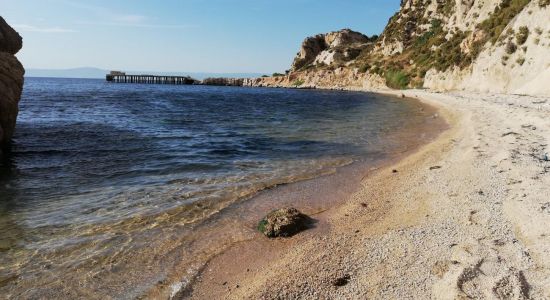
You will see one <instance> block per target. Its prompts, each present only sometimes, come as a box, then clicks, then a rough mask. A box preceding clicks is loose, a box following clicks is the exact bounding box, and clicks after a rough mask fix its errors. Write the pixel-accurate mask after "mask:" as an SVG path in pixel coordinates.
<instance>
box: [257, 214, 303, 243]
mask: <svg viewBox="0 0 550 300" xmlns="http://www.w3.org/2000/svg"><path fill="white" fill-rule="evenodd" d="M310 224H311V218H310V217H308V216H306V215H304V214H302V213H301V212H300V211H299V210H297V209H296V208H283V209H278V210H275V211H272V212H270V213H269V214H268V215H267V216H265V218H263V219H262V220H261V221H260V223H259V224H258V230H259V231H260V232H262V233H263V234H264V235H265V236H267V237H270V238H275V237H289V236H293V235H295V234H296V233H298V232H300V231H302V230H305V229H307V228H308V226H309V225H310Z"/></svg>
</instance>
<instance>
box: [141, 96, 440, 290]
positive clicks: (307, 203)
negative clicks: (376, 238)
mask: <svg viewBox="0 0 550 300" xmlns="http://www.w3.org/2000/svg"><path fill="white" fill-rule="evenodd" d="M386 96H390V97H393V98H396V99H397V98H400V97H395V96H394V95H386ZM398 101H414V104H410V105H414V106H415V107H416V108H415V109H420V111H422V114H423V115H426V116H425V118H426V119H425V120H424V121H423V122H422V123H419V124H416V125H415V126H414V127H410V128H408V129H407V130H404V131H403V132H394V133H391V134H390V135H389V136H387V137H386V138H387V139H390V140H400V141H401V143H402V145H401V146H400V147H398V148H396V149H394V151H393V152H388V153H387V157H384V158H378V159H375V160H373V159H371V158H363V159H361V160H357V161H354V162H352V163H350V164H345V165H343V166H339V167H336V168H334V170H332V171H331V172H328V173H324V174H319V176H316V177H313V178H309V179H304V180H299V181H296V182H291V183H287V184H283V185H280V186H275V187H272V188H269V189H266V190H264V191H261V192H259V193H258V194H257V195H255V196H253V197H251V198H250V199H248V200H246V201H244V202H241V203H235V204H234V205H232V206H230V207H227V208H225V209H224V210H223V212H220V216H225V217H223V218H231V217H233V218H237V219H240V220H235V221H233V223H234V226H237V227H241V226H244V228H243V229H241V230H245V231H246V232H248V234H247V235H248V238H247V239H244V240H237V241H232V242H231V243H230V244H229V245H227V246H225V247H224V248H223V249H220V252H218V253H217V254H214V255H213V256H212V257H210V258H208V259H207V261H206V263H205V265H201V266H197V267H196V268H195V267H193V268H187V266H185V265H183V264H179V267H176V268H175V269H176V271H175V272H174V273H173V274H171V276H169V279H168V280H167V282H171V283H172V284H170V285H166V284H164V283H163V284H161V285H157V286H155V287H154V288H152V289H150V290H149V291H148V292H147V293H146V294H145V295H146V296H147V297H152V298H158V297H160V298H168V297H169V298H175V299H178V298H185V297H188V296H189V295H190V293H191V292H192V290H193V287H194V284H195V281H196V280H197V278H200V277H201V275H202V274H204V272H205V270H207V269H208V268H210V265H211V264H212V261H217V260H219V259H222V260H224V257H227V256H230V257H234V256H233V254H232V253H234V251H238V252H239V253H238V256H239V259H235V260H233V261H232V263H235V261H240V262H239V264H238V265H244V264H250V263H251V262H252V264H254V265H255V267H258V264H259V263H261V260H263V259H264V258H265V256H266V255H269V256H277V255H281V254H282V253H283V251H282V250H283V249H287V248H288V247H291V246H292V245H293V244H294V239H287V240H285V239H277V240H270V239H267V238H265V237H264V236H263V235H261V234H260V233H259V232H257V230H256V225H257V222H258V220H260V219H261V218H262V217H263V216H264V215H265V213H266V212H269V211H271V210H273V209H276V208H279V207H286V206H295V207H297V208H299V209H300V210H302V211H303V212H305V213H307V214H308V215H310V216H312V217H314V218H315V219H316V223H315V226H314V228H313V229H312V230H308V231H307V234H313V235H318V234H321V233H323V232H327V230H329V227H330V224H329V223H328V220H327V217H326V215H327V212H329V211H331V210H333V209H334V208H335V207H339V206H341V205H342V204H343V201H344V199H345V198H347V197H349V196H350V195H352V194H353V193H354V192H355V191H356V190H357V189H359V188H360V184H361V182H362V180H363V178H364V177H365V176H369V174H370V173H374V172H378V171H379V170H380V169H383V168H385V167H387V166H391V165H392V164H393V163H394V162H395V161H398V160H401V159H402V158H403V157H406V156H408V155H409V154H410V153H414V152H416V151H417V150H418V149H419V148H420V147H422V146H423V145H425V144H426V143H429V142H430V141H432V140H433V139H435V138H437V136H438V135H439V134H441V132H443V131H445V130H446V129H447V127H448V125H447V124H446V123H445V121H444V120H443V119H442V118H437V117H433V116H434V115H437V113H438V110H437V109H436V108H435V107H433V106H431V105H427V104H423V103H421V102H420V101H418V100H417V99H412V98H409V99H404V100H402V99H398ZM419 133H421V134H419ZM411 138H414V140H411ZM405 140H406V141H407V142H405ZM219 218H222V217H219ZM223 218H222V219H223ZM215 219H216V218H215ZM212 222H215V221H212ZM220 233H221V234H225V233H223V232H220ZM273 243H275V244H277V246H276V247H272V246H273ZM258 247H259V248H261V249H262V251H260V253H262V255H257V254H258V253H257V252H258V251H257V248H258ZM241 259H242V260H241ZM238 265H235V264H233V265H232V266H224V267H228V268H230V269H233V271H234V270H235V268H236V267H238ZM249 266H250V268H255V267H252V266H251V265H249ZM186 268H187V269H186ZM250 268H249V269H250ZM224 272H225V271H222V272H221V273H224ZM195 273H196V274H195ZM184 274H185V275H184ZM182 275H184V277H183V280H182V277H181V276H182ZM209 297H222V296H221V295H216V296H212V295H210V296H209Z"/></svg>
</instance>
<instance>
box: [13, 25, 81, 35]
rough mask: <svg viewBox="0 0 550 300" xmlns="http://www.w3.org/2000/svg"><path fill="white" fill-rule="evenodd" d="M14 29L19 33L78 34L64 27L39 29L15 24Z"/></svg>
mask: <svg viewBox="0 0 550 300" xmlns="http://www.w3.org/2000/svg"><path fill="white" fill-rule="evenodd" d="M13 27H14V28H15V29H16V30H18V31H24V32H43V33H71V32H76V30H74V29H68V28H62V27H38V26H33V25H29V24H14V25H13Z"/></svg>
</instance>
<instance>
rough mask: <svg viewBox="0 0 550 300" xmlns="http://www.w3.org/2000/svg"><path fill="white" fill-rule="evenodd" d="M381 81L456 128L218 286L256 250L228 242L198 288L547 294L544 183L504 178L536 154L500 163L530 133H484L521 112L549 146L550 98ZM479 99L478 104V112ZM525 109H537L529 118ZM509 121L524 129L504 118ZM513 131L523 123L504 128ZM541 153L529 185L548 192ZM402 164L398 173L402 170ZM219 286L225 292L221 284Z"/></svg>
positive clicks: (371, 178) (306, 293) (287, 293)
mask: <svg viewBox="0 0 550 300" xmlns="http://www.w3.org/2000/svg"><path fill="white" fill-rule="evenodd" d="M377 92H379V93H382V94H391V95H394V96H395V95H400V94H402V93H405V94H406V95H407V96H413V97H415V98H417V99H419V100H420V101H421V102H423V103H425V104H428V105H435V106H436V107H437V108H438V109H439V110H440V114H441V115H442V116H443V118H444V119H445V120H447V122H448V123H449V124H450V125H451V128H450V129H448V130H446V131H444V132H443V133H441V135H440V136H439V137H438V138H437V139H436V140H434V141H432V142H430V143H429V144H427V145H424V146H422V147H421V148H420V149H418V150H417V151H415V152H414V153H412V154H410V155H408V156H406V157H405V158H403V159H402V160H399V161H398V162H397V163H396V164H394V165H391V166H386V167H384V168H382V169H380V170H378V171H377V172H373V174H370V175H368V176H367V178H365V179H364V180H363V182H362V188H361V189H360V190H359V191H358V192H356V193H354V194H353V195H352V196H351V197H350V198H349V199H347V200H346V201H345V202H344V203H343V204H342V205H340V206H338V207H335V208H332V209H331V210H330V211H329V212H327V213H326V217H324V218H325V220H326V222H327V223H328V224H329V226H328V227H327V228H328V229H327V231H326V232H319V233H312V232H305V233H302V234H299V235H297V236H296V237H293V238H292V239H289V240H275V241H273V242H272V246H274V247H279V248H285V249H286V250H284V251H281V253H280V254H278V255H277V256H274V257H272V259H269V260H268V261H263V262H262V263H261V264H260V265H258V266H256V267H257V268H254V269H252V268H247V269H246V270H244V271H243V270H240V272H237V273H238V274H231V275H232V276H229V274H225V276H227V278H231V279H232V281H238V283H235V282H230V283H228V282H222V283H221V284H222V286H223V287H224V288H223V289H221V288H219V287H217V285H219V284H220V283H219V282H215V280H216V277H215V273H216V272H224V271H227V270H228V268H225V269H224V265H226V266H227V265H228V264H231V261H233V262H234V261H237V262H238V263H237V264H234V265H233V268H238V267H242V266H243V263H246V261H247V259H246V258H243V257H242V255H241V257H239V250H242V249H230V250H228V251H227V252H226V253H223V254H221V255H219V256H218V257H216V258H214V259H213V260H212V261H211V262H209V264H208V265H207V266H206V267H205V272H204V273H203V274H202V275H201V276H199V278H198V280H197V283H196V284H195V285H194V290H193V291H192V293H191V294H190V295H188V296H190V297H191V298H203V297H208V296H222V297H224V298H229V299H242V298H256V299H271V298H289V297H290V298H321V299H323V298H357V297H368V298H388V297H389V298H396V297H397V298H402V297H413V298H418V297H420V298H425V297H432V298H441V299H452V298H455V297H475V296H478V297H495V296H499V295H504V294H503V293H508V294H509V295H512V296H518V297H519V298H521V297H532V296H534V297H535V298H537V297H548V296H549V293H550V288H549V287H550V285H549V283H548V282H547V281H545V280H546V279H545V278H547V277H548V275H549V274H550V272H549V266H550V263H549V262H548V259H547V258H545V257H544V253H545V252H547V251H548V249H550V241H549V239H548V238H546V235H545V234H543V233H540V232H541V231H544V229H538V230H535V229H533V228H531V227H532V226H533V225H529V224H531V222H529V221H531V220H536V221H537V222H538V223H536V224H541V225H540V226H538V227H543V228H544V226H542V224H547V225H548V223H550V222H549V220H548V218H547V217H546V215H545V214H546V213H545V212H544V211H542V210H541V209H540V208H539V209H538V210H539V211H536V210H537V208H536V207H537V206H538V205H539V203H538V201H540V200H541V199H540V197H541V196H537V195H543V193H535V194H523V192H521V191H522V189H521V188H519V186H517V185H521V181H520V183H517V182H516V183H513V182H512V183H511V182H510V181H509V180H508V179H509V178H506V177H507V174H506V173H507V172H510V173H523V172H532V171H533V168H536V166H534V165H537V163H538V162H537V161H529V160H528V159H523V160H521V163H522V165H521V166H519V165H518V164H519V163H518V162H516V163H515V164H516V165H510V167H509V168H508V169H509V170H505V169H504V168H502V169H503V170H499V171H497V172H495V170H494V169H495V168H499V167H500V166H499V164H506V163H510V162H509V160H513V159H514V157H513V156H514V155H517V154H518V151H517V149H514V147H516V146H520V147H521V144H517V143H515V142H513V141H506V142H508V143H500V144H501V145H498V146H497V144H498V143H495V145H489V143H488V142H489V141H492V140H491V139H489V140H488V142H487V143H486V145H484V144H482V143H483V142H481V140H482V137H486V136H489V135H494V136H498V137H500V138H503V137H504V138H506V137H508V136H511V138H518V137H519V136H523V135H522V134H521V133H517V132H516V131H520V130H521V129H525V128H528V127H527V125H528V124H527V125H526V124H519V123H518V120H519V121H525V122H526V123H529V121H533V122H535V121H536V123H537V125H536V130H535V129H531V128H532V127H529V128H528V129H529V132H527V133H526V134H533V133H534V134H541V135H542V142H539V144H540V145H542V146H541V147H547V145H548V143H547V141H548V139H549V135H548V133H549V132H550V129H549V128H548V124H545V123H544V121H543V120H544V118H541V116H544V115H545V112H546V113H547V112H548V111H550V108H549V105H548V104H550V103H548V104H544V102H543V104H542V105H539V104H537V103H539V101H532V102H535V104H533V105H534V106H537V105H538V106H544V107H542V108H541V107H529V106H526V105H525V104H527V103H524V102H526V101H527V99H533V98H532V97H528V96H516V95H496V96H489V95H483V94H473V93H463V92H458V93H447V94H439V93H431V92H427V91H420V90H407V91H386V90H381V91H377ZM501 99H504V102H506V103H503V100H501ZM461 102H463V103H461ZM464 102H468V103H464ZM471 102H475V104H476V106H477V107H474V106H472V103H471ZM533 105H531V106H533ZM474 108H477V109H478V110H476V111H473V109H474ZM495 108H496V109H498V110H497V111H496V113H497V114H498V115H499V117H501V119H502V120H496V118H495V120H492V119H491V118H487V117H486V116H484V115H483V113H482V112H484V110H489V109H490V110H489V111H491V110H493V109H495ZM508 110H517V111H516V112H515V114H514V117H516V118H510V120H508V118H507V116H508V114H510V113H511V112H509V111H508ZM485 113H487V111H485ZM522 113H524V114H525V113H528V114H529V115H532V116H530V117H529V118H528V119H527V120H524V118H522V117H521V114H522ZM518 116H520V117H519V119H518V118H517V117H518ZM497 121H503V122H502V124H501V123H498V122H497ZM505 123H510V124H507V125H515V126H516V127H519V129H515V128H514V129H511V128H510V127H512V126H508V127H505V128H501V126H504V124H505ZM480 124H482V125H483V126H479V125H480ZM531 126H533V127H535V125H531ZM506 128H508V129H506ZM503 130H510V132H514V133H513V134H508V135H505V134H506V132H504V133H502V132H501V131H503ZM514 130H516V131H514ZM481 131H483V132H481ZM476 138H477V140H476ZM529 138H531V137H529ZM544 139H546V142H545V141H544ZM496 140H497V141H498V140H499V138H496ZM545 143H546V144H545ZM524 145H525V144H524ZM506 151H509V152H508V153H507V152H506ZM519 154H523V153H522V152H521V151H520V152H519ZM528 156H531V155H528ZM523 164H525V165H523ZM538 164H543V165H544V164H545V165H544V166H543V167H544V168H543V170H544V171H543V173H541V176H540V177H539V178H538V179H532V180H535V183H530V185H529V186H530V187H531V188H536V189H537V190H540V191H541V192H548V191H549V188H548V186H549V185H547V184H543V183H549V182H550V179H549V176H548V173H547V170H548V169H550V164H548V163H547V162H542V163H538ZM512 167H517V170H514V168H512ZM538 167H539V168H540V166H538ZM392 169H396V170H398V173H395V174H393V173H392V172H391V170H392ZM500 171H502V172H500ZM502 174H504V175H502ZM536 180H538V181H543V182H537V181H536ZM516 181H518V180H516ZM523 191H525V189H523ZM518 193H522V195H521V198H522V199H521V202H526V203H527V202H528V203H529V205H526V206H528V208H522V209H523V210H524V211H529V212H530V214H529V216H528V219H527V221H526V220H525V219H521V215H520V216H518V214H517V213H515V212H516V211H517V209H518V207H517V206H518V205H519V206H521V205H522V204H521V203H520V204H518V203H517V202H518V201H517V199H516V197H517V194H518ZM365 203H366V206H364V205H363V204H365ZM549 207H550V205H549ZM520 210H521V209H520ZM523 216H526V215H523ZM545 217H546V218H545ZM535 226H536V225H535ZM546 228H548V227H546ZM533 231H535V232H533ZM534 240H536V241H534ZM281 244H287V245H284V247H283V246H281ZM288 244H291V245H288ZM237 248H239V247H237ZM259 249H260V250H261V248H259ZM228 258H231V259H230V260H228ZM535 258H537V259H535ZM339 278H345V282H346V283H345V284H344V285H343V286H335V285H334V284H333V282H334V280H336V279H339ZM233 279H234V280H233ZM214 290H216V291H217V293H218V294H215V293H213V292H214ZM221 290H224V291H225V293H223V294H220V291H221Z"/></svg>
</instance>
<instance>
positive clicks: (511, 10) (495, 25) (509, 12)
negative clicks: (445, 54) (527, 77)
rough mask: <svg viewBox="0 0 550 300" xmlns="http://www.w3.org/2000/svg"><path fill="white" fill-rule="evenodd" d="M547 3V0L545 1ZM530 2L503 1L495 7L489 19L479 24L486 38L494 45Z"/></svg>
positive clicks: (526, 0) (518, 0) (521, 0)
mask: <svg viewBox="0 0 550 300" xmlns="http://www.w3.org/2000/svg"><path fill="white" fill-rule="evenodd" d="M545 1H548V0H545ZM529 2H530V0H504V1H502V3H501V4H500V5H499V6H497V7H496V8H495V10H494V12H493V13H492V14H491V16H490V17H489V18H487V19H486V20H485V21H483V22H482V23H481V24H479V26H478V28H479V29H482V30H483V31H484V32H485V33H486V34H487V36H488V39H489V40H490V41H491V42H492V43H493V44H494V43H495V42H496V41H497V40H498V39H499V37H500V35H501V34H502V31H504V28H506V26H507V25H508V24H509V23H510V21H511V20H512V19H514V18H515V17H516V16H517V15H518V14H519V13H520V12H521V11H522V10H523V8H525V6H526V5H527V4H529Z"/></svg>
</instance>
